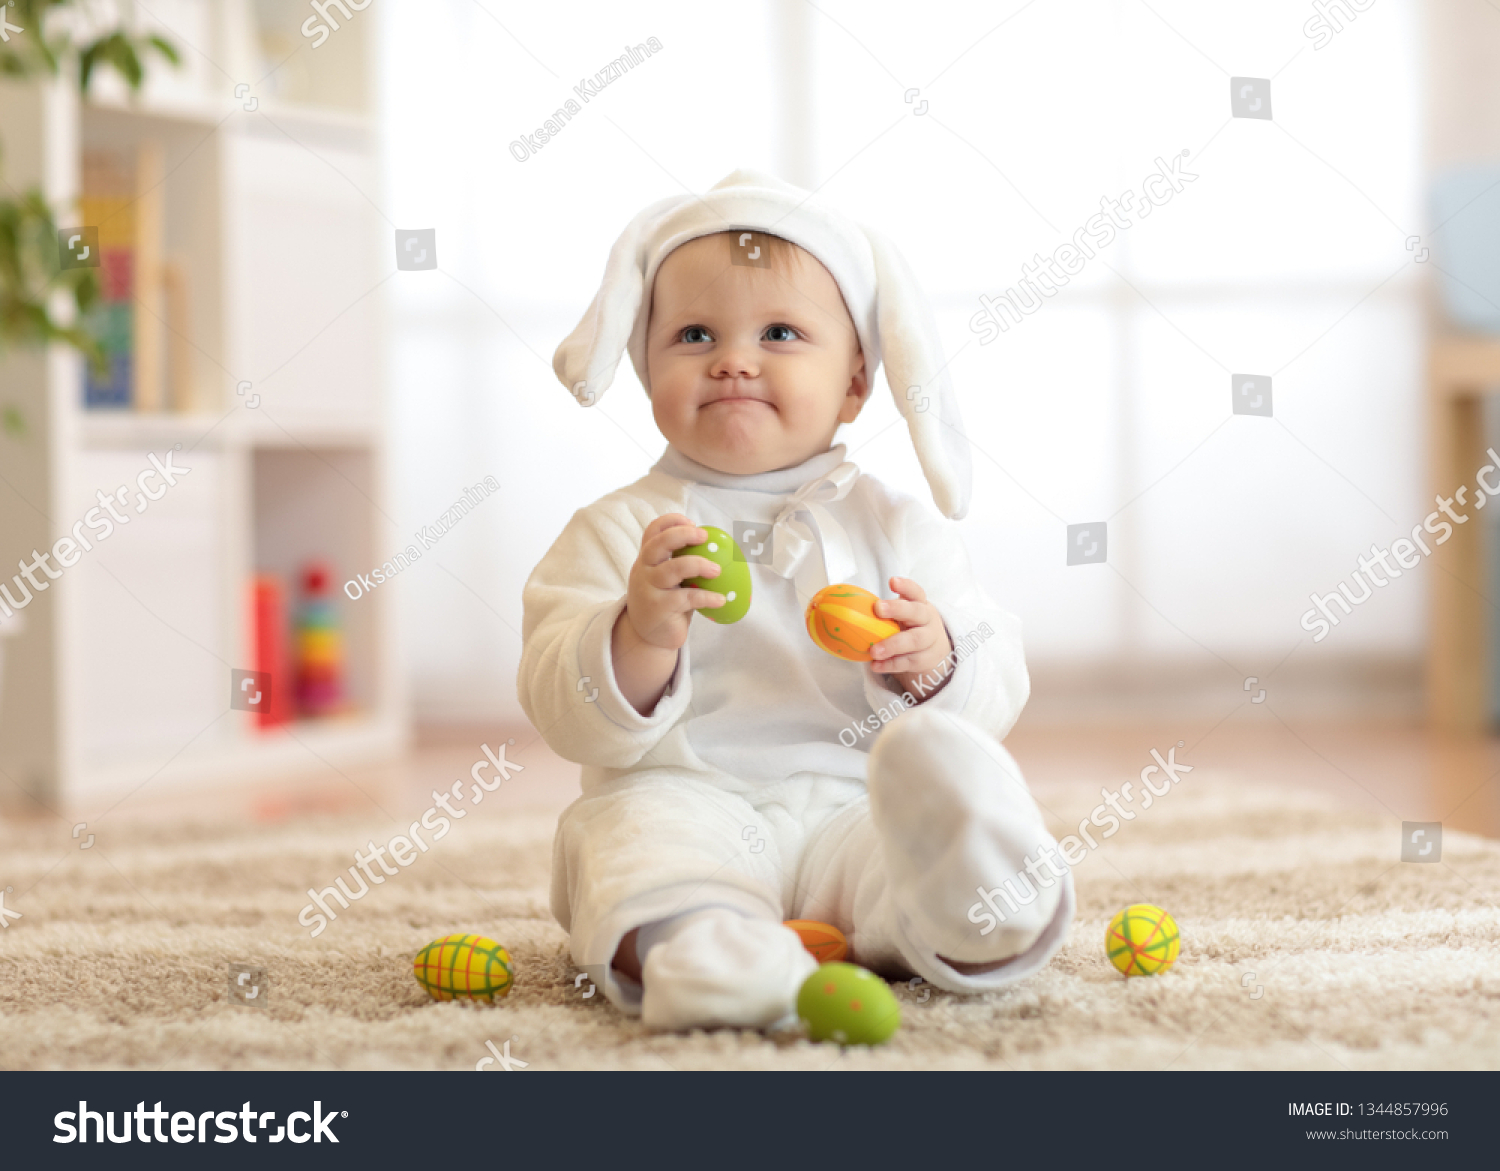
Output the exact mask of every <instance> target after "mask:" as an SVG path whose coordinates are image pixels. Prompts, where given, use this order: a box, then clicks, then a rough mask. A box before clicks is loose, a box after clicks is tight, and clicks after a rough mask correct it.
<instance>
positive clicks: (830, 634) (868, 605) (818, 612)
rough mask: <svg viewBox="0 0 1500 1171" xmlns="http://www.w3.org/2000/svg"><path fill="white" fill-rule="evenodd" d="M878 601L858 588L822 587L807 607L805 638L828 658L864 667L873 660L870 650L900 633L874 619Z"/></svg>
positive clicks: (892, 623) (882, 619)
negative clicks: (859, 664) (810, 640)
mask: <svg viewBox="0 0 1500 1171" xmlns="http://www.w3.org/2000/svg"><path fill="white" fill-rule="evenodd" d="M878 601H880V599H879V598H877V597H876V596H875V595H874V594H872V593H871V592H870V591H869V590H865V589H860V587H859V586H854V585H843V584H840V585H831V586H824V587H823V588H822V589H821V590H819V591H818V592H817V593H816V594H814V595H813V599H812V601H811V602H809V603H808V604H807V633H808V636H809V637H810V638H811V639H812V640H813V642H814V643H816V644H817V646H818V647H819V648H820V649H822V650H825V651H827V652H828V653H829V654H830V655H834V656H836V657H837V658H840V659H846V660H848V661H849V662H851V663H868V662H870V661H872V660H873V659H874V655H872V654H871V653H870V648H871V647H872V646H874V645H875V644H876V643H877V642H884V641H885V640H886V639H888V638H890V637H891V636H892V635H896V634H900V633H901V627H899V626H897V625H896V623H894V622H891V621H889V620H887V619H885V618H877V617H875V603H876V602H878Z"/></svg>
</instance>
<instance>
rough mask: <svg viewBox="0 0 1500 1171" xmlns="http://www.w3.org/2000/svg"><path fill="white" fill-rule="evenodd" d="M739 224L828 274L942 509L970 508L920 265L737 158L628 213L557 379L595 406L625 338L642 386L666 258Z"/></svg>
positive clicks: (952, 403) (966, 466)
mask: <svg viewBox="0 0 1500 1171" xmlns="http://www.w3.org/2000/svg"><path fill="white" fill-rule="evenodd" d="M741 230H744V231H754V232H765V233H768V234H770V235H775V236H781V237H783V238H785V239H787V240H790V241H791V242H792V243H794V244H797V245H799V246H801V247H802V248H805V249H806V250H807V251H808V252H810V253H812V255H813V256H815V257H816V258H817V259H818V260H819V261H821V262H822V264H823V266H824V267H825V268H826V269H828V271H829V272H830V273H831V274H832V275H833V279H834V280H835V281H836V282H837V283H838V286H839V291H840V292H841V293H842V294H843V297H844V304H845V305H846V306H847V307H848V309H849V313H850V316H851V317H853V319H854V329H855V332H856V333H857V334H858V335H859V343H860V347H861V348H862V349H863V351H864V357H865V371H866V375H867V377H868V378H869V379H870V381H871V383H872V384H873V382H874V378H875V371H876V370H877V369H879V367H880V363H881V360H882V359H884V361H885V369H886V381H887V382H888V383H889V384H890V387H891V394H892V397H894V398H895V400H896V409H897V410H899V411H900V412H901V415H902V417H903V418H905V420H906V425H907V428H908V430H909V431H910V433H911V441H912V446H913V447H915V448H916V452H917V460H918V462H919V463H920V464H921V465H922V474H923V475H924V476H926V477H927V484H928V487H929V488H930V489H931V490H932V499H933V503H935V504H936V505H937V507H938V510H939V511H941V512H942V513H943V515H944V516H948V517H951V518H953V519H954V520H957V519H960V518H961V517H962V516H963V515H964V514H965V513H966V512H967V511H968V509H969V494H970V486H971V484H970V482H971V478H972V472H971V468H970V463H969V443H968V438H967V437H966V436H965V434H964V425H963V419H962V417H961V416H960V415H959V411H958V401H957V399H956V398H955V396H954V393H953V388H952V385H951V384H950V382H949V379H948V375H947V372H946V370H945V369H944V367H945V366H946V364H947V363H946V361H945V360H944V358H943V353H942V349H941V347H940V345H939V342H938V333H937V325H936V322H935V321H934V320H933V316H932V310H931V308H930V306H929V305H928V302H927V299H926V297H925V296H923V294H922V291H921V289H920V288H919V287H918V286H917V281H916V277H915V276H914V275H913V274H912V271H911V269H910V268H909V267H908V266H907V263H906V261H905V259H904V258H903V257H902V256H901V254H900V253H899V252H898V251H897V250H896V248H895V246H894V245H893V244H891V243H890V242H889V241H887V240H886V239H885V238H884V237H882V236H881V235H879V234H878V233H876V232H874V231H871V230H870V229H868V228H864V227H861V226H860V225H859V224H856V223H855V222H854V221H852V220H850V219H847V218H846V217H844V216H842V215H840V214H839V213H838V212H836V211H834V210H833V209H832V208H830V207H828V206H826V205H824V204H821V203H819V202H818V201H816V200H815V199H814V198H813V197H812V195H811V193H810V192H807V191H804V190H803V189H802V188H800V187H794V186H793V185H792V184H790V183H786V182H783V181H782V180H780V179H777V178H776V177H775V176H773V175H768V174H765V173H764V172H761V171H753V170H738V171H735V172H734V173H733V174H730V175H728V176H726V177H725V178H724V179H722V180H720V181H719V182H718V183H717V184H715V186H714V187H713V188H712V190H710V191H708V192H705V193H704V194H703V195H701V196H700V195H691V194H690V195H682V196H672V197H670V198H667V199H662V200H658V201H657V202H656V203H653V204H651V205H650V206H649V207H647V208H646V209H645V210H644V211H642V212H640V213H639V214H638V215H637V216H636V217H635V218H634V219H633V220H631V221H630V223H629V224H628V225H627V226H626V228H625V231H624V232H622V233H621V234H620V238H619V239H618V240H616V241H615V244H614V247H613V248H611V249H610V251H609V260H608V262H607V263H606V264H605V268H604V282H603V283H602V284H601V285H600V286H599V291H598V292H597V293H596V294H594V299H593V301H592V302H591V303H590V305H589V307H588V311H587V312H586V313H584V315H583V320H582V321H580V322H579V323H578V325H577V327H576V328H575V329H574V330H573V332H572V333H570V334H569V335H568V336H567V337H566V338H565V339H564V340H563V342H562V344H561V345H560V346H558V347H557V353H556V354H555V355H553V358H552V368H553V370H555V371H556V372H557V376H558V378H559V379H561V380H562V383H563V385H564V386H566V387H567V388H568V389H569V390H570V391H572V392H573V396H574V397H575V398H576V399H577V400H578V401H579V402H580V403H582V404H583V405H584V406H593V405H594V404H595V403H596V402H598V401H599V400H600V399H601V398H602V397H603V396H604V392H605V391H606V390H608V389H609V385H610V383H611V382H612V381H613V380H614V376H615V368H616V367H617V366H618V365H619V363H620V355H621V353H622V352H624V351H625V350H626V349H627V348H628V349H629V351H630V360H631V362H632V363H633V364H634V366H635V372H636V374H637V376H639V378H640V380H641V385H642V386H644V387H645V388H646V393H647V394H648V395H649V394H650V393H651V383H650V380H649V379H648V378H647V376H646V321H647V318H648V317H649V316H650V311H651V288H652V285H653V283H654V282H655V280H656V273H657V270H658V269H659V268H660V267H661V263H662V261H663V260H665V259H666V258H667V256H668V254H670V253H671V252H672V250H673V249H674V248H677V247H679V246H680V245H682V244H686V243H687V242H688V241H689V240H693V239H696V238H697V237H699V236H707V235H710V234H712V233H715V232H726V231H741Z"/></svg>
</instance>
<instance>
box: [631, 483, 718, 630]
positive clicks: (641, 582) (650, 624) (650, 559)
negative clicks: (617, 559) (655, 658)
mask: <svg viewBox="0 0 1500 1171" xmlns="http://www.w3.org/2000/svg"><path fill="white" fill-rule="evenodd" d="M706 540H708V534H707V533H706V532H704V531H703V530H702V529H700V528H698V527H696V526H695V525H694V524H693V522H692V521H690V520H688V518H687V517H685V516H683V515H682V514H681V513H679V512H672V513H668V514H667V515H666V516H659V517H657V518H656V519H655V520H654V521H652V522H651V523H650V524H649V525H647V526H646V531H645V532H644V533H642V534H641V552H640V556H638V557H637V558H636V559H635V564H634V565H632V566H631V567H630V585H629V588H628V590H627V592H626V598H625V611H624V613H623V614H622V615H621V617H622V618H623V619H624V620H625V621H626V622H628V623H630V627H631V629H632V630H633V631H634V632H635V634H636V636H637V637H638V638H639V639H640V640H641V641H642V642H644V643H648V644H649V645H651V646H655V647H661V648H662V649H663V650H676V649H677V648H678V647H680V646H682V644H683V643H685V642H687V637H688V629H689V627H690V626H691V625H692V621H693V611H694V610H697V609H700V608H703V607H709V608H717V607H719V606H723V605H726V602H725V599H724V597H723V596H722V595H720V594H716V593H714V592H713V591H712V590H700V589H693V588H691V587H687V588H684V587H683V586H682V583H683V582H684V581H685V580H686V579H687V578H690V577H718V576H719V572H720V571H719V567H718V566H717V565H715V564H714V563H713V562H712V561H710V560H709V559H708V558H707V557H673V556H672V554H673V553H675V552H676V551H677V550H678V549H683V548H686V547H687V546H688V545H701V544H702V543H703V542H704V541H706Z"/></svg>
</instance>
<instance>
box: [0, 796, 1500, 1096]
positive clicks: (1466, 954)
mask: <svg viewBox="0 0 1500 1171" xmlns="http://www.w3.org/2000/svg"><path fill="white" fill-rule="evenodd" d="M1035 788H1036V792H1037V796H1038V798H1039V800H1040V801H1041V802H1042V804H1043V805H1044V807H1045V808H1046V809H1047V811H1048V813H1049V814H1050V815H1052V820H1053V822H1054V829H1055V830H1059V831H1062V832H1066V831H1065V830H1063V825H1064V823H1065V822H1067V821H1071V822H1072V823H1073V824H1074V825H1076V824H1077V821H1078V820H1079V819H1080V818H1081V817H1084V816H1086V815H1087V813H1088V811H1089V810H1090V809H1091V808H1092V807H1093V806H1094V804H1095V803H1096V802H1097V801H1098V799H1099V798H1098V787H1097V784H1096V785H1095V786H1094V787H1093V788H1092V789H1085V788H1083V787H1082V786H1066V787H1064V786H1044V785H1038V786H1035ZM555 820H556V811H555V810H549V811H541V812H521V813H517V812H505V813H503V815H502V814H497V815H495V816H491V817H488V818H482V817H477V816H476V817H470V818H468V819H466V820H465V821H464V822H461V823H458V824H456V825H455V827H454V830H453V832H452V834H451V835H450V836H449V837H448V839H447V840H445V841H444V842H442V843H438V844H436V845H434V847H433V850H432V852H431V853H430V854H428V855H424V856H420V857H419V858H418V860H417V861H416V862H415V863H414V864H413V865H412V866H411V867H410V869H408V870H405V871H402V872H401V873H400V874H399V875H398V876H396V877H393V878H391V879H390V880H389V881H388V882H387V883H386V884H385V885H383V886H380V887H377V888H374V889H373V890H372V891H371V892H370V894H369V895H367V896H366V897H365V898H364V899H363V900H362V901H360V902H358V903H356V904H355V905H354V907H353V908H352V909H351V910H350V911H349V912H347V913H345V914H342V915H340V917H339V919H338V921H337V922H335V923H333V924H331V925H330V926H329V928H328V930H327V931H325V932H324V933H323V935H322V936H321V937H320V938H318V939H310V938H309V936H308V933H307V931H306V929H304V928H303V927H301V926H299V925H298V923H297V913H298V911H299V909H300V908H301V907H302V905H303V903H304V902H305V893H304V892H305V891H306V890H307V888H308V887H309V886H310V885H313V884H316V885H318V886H319V887H322V886H325V885H327V884H328V883H330V882H332V880H333V878H334V877H335V875H337V874H338V873H339V872H340V871H341V870H342V869H343V868H344V867H346V866H347V865H349V863H350V861H351V851H352V850H353V849H355V848H358V847H360V846H361V844H362V843H364V842H366V841H367V840H369V839H370V838H372V837H373V838H375V839H376V840H378V841H381V842H384V841H386V840H387V839H388V838H389V837H390V835H391V834H393V833H395V832H397V831H398V828H399V827H397V826H393V825H390V824H387V823H384V822H379V823H377V822H376V821H373V820H361V821H354V820H340V819H337V818H333V817H324V818H322V819H320V820H300V821H296V822H290V823H284V824H280V825H260V826H257V825H255V824H253V823H245V822H241V823H239V824H197V825H193V826H183V825H180V824H179V825H174V826H170V827H166V826H161V825H156V826H153V825H151V824H149V823H141V824H129V825H127V824H124V823H121V824H119V825H116V826H114V827H113V828H112V829H110V831H109V832H108V833H107V834H101V836H100V840H99V841H98V842H97V843H96V844H95V847H94V848H92V849H89V850H82V849H80V848H79V845H80V843H79V842H73V841H69V840H68V839H67V836H66V835H67V830H66V827H63V828H59V825H58V823H57V822H55V821H52V820H48V821H46V822H44V823H18V822H15V821H10V822H6V823H3V824H0V886H3V887H7V888H9V889H10V893H9V894H7V896H6V899H7V901H6V903H5V904H4V905H5V907H6V908H8V909H13V910H15V911H19V912H21V918H19V919H14V918H8V919H7V920H6V922H7V923H8V924H9V925H8V926H7V927H6V928H5V929H4V930H3V931H0V1014H3V1022H4V1023H3V1027H0V1067H4V1068H8V1069H16V1068H22V1069H49V1068H74V1069H110V1068H142V1069H205V1068H206V1069H288V1068H300V1069H327V1068H338V1069H389V1068H397V1069H450V1070H463V1069H473V1068H475V1065H476V1063H477V1062H479V1061H480V1060H482V1059H484V1058H486V1057H488V1056H490V1050H489V1049H488V1048H487V1047H486V1044H485V1043H486V1041H490V1042H492V1043H493V1044H494V1045H495V1047H496V1049H497V1050H501V1051H502V1052H503V1050H504V1046H505V1044H506V1042H507V1041H508V1042H509V1054H510V1056H511V1058H512V1064H513V1065H515V1066H516V1068H517V1069H519V1062H522V1061H524V1062H525V1063H526V1068H527V1069H529V1070H532V1071H536V1070H545V1069H559V1068H585V1069H643V1070H644V1069H679V1070H687V1069H713V1068H741V1069H835V1068H836V1069H870V1068H878V1069H1039V1068H1117V1069H1119V1068H1128V1069H1143V1068H1167V1067H1170V1068H1177V1069H1183V1068H1301V1069H1340V1068H1347V1069H1388V1068H1429V1067H1457V1068H1481V1067H1482V1068H1495V1067H1497V1066H1500V911H1497V909H1496V895H1497V893H1500V844H1497V843H1494V842H1489V841H1486V840H1483V839H1479V838H1473V837H1468V836H1464V835H1460V834H1453V833H1450V834H1449V835H1447V838H1446V840H1445V841H1444V842H1443V855H1442V861H1441V862H1440V863H1438V864H1437V865H1414V864H1410V863H1406V864H1403V863H1401V862H1400V861H1399V844H1398V843H1399V824H1398V823H1396V822H1394V821H1391V820H1386V819H1380V818H1375V817H1372V816H1369V815H1366V814H1363V813H1359V812H1352V811H1350V810H1348V809H1346V808H1342V807H1339V806H1337V805H1334V804H1331V803H1329V802H1327V801H1325V800H1323V799H1321V798H1317V797H1313V796H1309V795H1306V794H1301V793H1295V792H1287V791H1282V790H1277V789H1273V788H1268V787H1266V786H1265V785H1264V784H1262V783H1260V782H1251V781H1249V780H1246V779H1244V778H1238V779H1236V778H1230V777H1225V776H1218V777H1215V776H1212V775H1208V770H1207V769H1206V768H1200V769H1199V770H1197V771H1195V772H1194V773H1193V775H1192V776H1191V777H1184V779H1183V781H1182V783H1181V785H1180V787H1179V788H1178V789H1175V790H1173V791H1172V792H1170V793H1169V794H1168V795H1167V796H1165V797H1163V798H1161V799H1160V801H1158V803H1157V804H1156V805H1155V806H1153V808H1151V809H1150V810H1148V811H1143V812H1141V813H1140V815H1139V816H1138V817H1137V819H1136V820H1135V821H1133V822H1130V823H1127V824H1126V825H1124V826H1123V827H1122V828H1121V829H1120V831H1119V832H1118V833H1117V834H1116V835H1115V836H1114V837H1113V838H1111V839H1110V840H1109V841H1107V842H1105V843H1103V844H1102V847H1101V849H1100V850H1099V851H1098V852H1097V853H1095V854H1093V855H1091V856H1090V857H1089V858H1088V859H1087V860H1086V861H1085V862H1084V863H1083V864H1082V865H1081V866H1080V867H1079V869H1078V871H1077V878H1078V891H1079V909H1078V918H1077V920H1076V922H1075V924H1074V928H1073V932H1072V935H1071V937H1070V939H1069V942H1068V944H1067V946H1066V948H1065V949H1064V950H1063V951H1062V953H1061V954H1060V955H1059V956H1058V958H1057V959H1056V960H1055V961H1054V962H1053V963H1052V965H1051V966H1050V967H1049V968H1048V969H1047V970H1046V971H1044V972H1043V973H1041V974H1040V975H1038V976H1036V977H1034V978H1033V979H1031V980H1030V981H1028V982H1026V983H1024V984H1022V985H1021V986H1019V987H1016V988H1013V989H1011V990H1008V991H1005V992H1002V993H994V994H990V995H986V996H981V997H959V996H953V995H950V994H948V993H945V992H940V991H934V990H932V989H930V988H926V987H918V988H916V989H915V990H913V989H908V988H906V987H905V986H899V985H898V991H899V993H900V995H901V997H902V1003H903V1014H904V1017H903V1024H902V1027H901V1030H900V1032H899V1033H898V1034H897V1035H896V1036H895V1038H894V1039H893V1040H892V1041H891V1042H890V1043H888V1044H887V1045H885V1046H883V1047H881V1048H878V1049H875V1050H860V1049H850V1050H846V1051H841V1050H839V1049H838V1048H836V1047H834V1046H830V1045H818V1044H813V1043H810V1042H808V1041H806V1040H802V1039H793V1038H780V1039H775V1040H772V1039H767V1038H765V1037H762V1036H760V1035H758V1034H754V1033H749V1032H745V1033H740V1032H735V1031H721V1032H716V1033H707V1034H705V1033H702V1032H698V1033H693V1034H689V1035H683V1036H677V1035H661V1034H650V1033H647V1032H646V1031H645V1030H643V1029H642V1028H641V1027H640V1025H639V1024H637V1023H635V1022H633V1021H631V1020H628V1019H626V1018H624V1017H622V1016H621V1015H619V1014H618V1013H617V1012H616V1011H615V1010H614V1008H613V1007H612V1006H611V1005H609V1004H608V1003H607V1002H606V1001H605V1000H604V998H603V996H602V994H598V993H596V994H595V995H593V996H592V997H590V996H587V995H586V993H587V992H588V988H589V986H588V983H587V981H584V983H583V984H582V985H581V986H580V985H578V984H576V983H575V977H576V973H575V971H574V969H573V967H572V965H571V962H570V960H569V958H568V955H567V951H566V941H565V938H564V936H563V933H562V932H561V931H560V930H559V929H558V927H557V925H556V924H555V923H554V922H553V921H552V919H551V916H550V915H549V913H548V910H547V879H548V861H549V857H550V845H551V838H552V830H553V826H554V824H555ZM106 824H107V823H106ZM1132 902H1155V903H1159V904H1161V905H1162V906H1165V907H1166V908H1168V909H1169V910H1170V911H1171V912H1172V913H1173V914H1175V916H1176V917H1177V920H1178V923H1179V924H1180V926H1181V929H1182V939H1183V946H1182V957H1181V959H1180V961H1179V962H1178V964H1177V966H1176V968H1175V969H1174V970H1173V971H1171V972H1170V973H1169V974H1167V975H1165V976H1162V977H1157V978H1150V979H1132V980H1126V979H1124V978H1123V977H1121V976H1120V975H1119V974H1118V973H1116V972H1115V971H1114V969H1113V968H1111V967H1110V965H1109V963H1108V962H1107V960H1106V958H1105V955H1104V949H1103V946H1102V941H1103V935H1104V929H1105V925H1106V922H1107V920H1108V918H1109V917H1110V915H1111V914H1112V913H1113V911H1115V910H1116V909H1117V908H1119V907H1121V906H1123V905H1125V904H1127V903H1132ZM456 930H471V931H479V932H484V933H487V934H490V935H493V936H495V937H496V938H498V939H499V940H501V942H503V943H504V944H505V945H506V946H507V947H508V948H509V949H510V952H511V954H512V956H513V957H514V959H515V961H516V963H517V971H518V978H517V981H516V985H515V989H514V991H513V992H512V994H511V995H510V997H509V998H508V999H507V1000H505V1001H503V1002H502V1003H500V1004H498V1005H497V1006H495V1007H477V1008H476V1007H471V1006H461V1005H457V1004H435V1003H431V1002H429V1000H428V999H427V997H426V995H425V993H423V991H422V990H421V989H420V988H419V987H418V986H417V984H416V983H415V982H414V980H413V978H412V974H411V958H412V956H413V954H414V953H415V951H416V950H417V948H418V947H420V946H421V945H422V944H423V943H426V942H428V941H429V940H431V939H433V938H435V937H437V936H439V935H443V934H446V933H449V932H452V931H456ZM234 961H244V962H250V963H254V964H258V965H260V966H261V967H263V968H264V969H265V970H266V972H267V973H268V979H269V986H268V988H267V989H266V991H265V994H264V995H265V998H266V1000H265V1003H266V1007H265V1008H264V1009H253V1008H246V1007H242V1006H240V1005H237V1004H233V1003H230V1001H229V998H228V993H227V986H228V975H227V965H229V964H230V963H231V962H234ZM488 1068H489V1070H490V1071H492V1072H493V1071H499V1070H500V1068H501V1067H500V1065H499V1064H498V1063H496V1064H491V1065H490V1066H489V1067H488Z"/></svg>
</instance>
